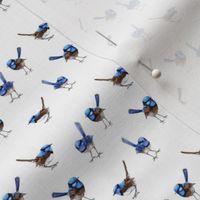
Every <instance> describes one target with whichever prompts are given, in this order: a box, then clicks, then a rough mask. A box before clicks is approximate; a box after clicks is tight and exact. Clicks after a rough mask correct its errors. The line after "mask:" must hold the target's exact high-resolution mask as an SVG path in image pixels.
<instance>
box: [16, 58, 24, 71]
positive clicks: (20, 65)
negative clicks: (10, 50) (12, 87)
mask: <svg viewBox="0 0 200 200" xmlns="http://www.w3.org/2000/svg"><path fill="white" fill-rule="evenodd" d="M25 60H26V59H22V58H18V59H16V70H19V69H23V68H24V67H25V62H24V61H25Z"/></svg>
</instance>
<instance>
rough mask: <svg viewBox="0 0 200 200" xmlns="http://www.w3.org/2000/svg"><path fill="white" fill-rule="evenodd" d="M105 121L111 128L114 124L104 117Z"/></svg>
mask: <svg viewBox="0 0 200 200" xmlns="http://www.w3.org/2000/svg"><path fill="white" fill-rule="evenodd" d="M104 119H105V120H106V121H107V122H108V124H109V125H110V126H111V125H112V122H111V121H109V120H108V119H107V118H106V117H104Z"/></svg>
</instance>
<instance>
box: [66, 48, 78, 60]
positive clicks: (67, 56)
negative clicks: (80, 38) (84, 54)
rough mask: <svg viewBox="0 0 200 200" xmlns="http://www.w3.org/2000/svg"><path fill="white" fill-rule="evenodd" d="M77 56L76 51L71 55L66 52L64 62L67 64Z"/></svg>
mask: <svg viewBox="0 0 200 200" xmlns="http://www.w3.org/2000/svg"><path fill="white" fill-rule="evenodd" d="M77 56H78V50H76V51H75V52H73V53H71V52H66V54H65V60H66V62H67V61H68V60H69V59H75V58H76V57H77Z"/></svg>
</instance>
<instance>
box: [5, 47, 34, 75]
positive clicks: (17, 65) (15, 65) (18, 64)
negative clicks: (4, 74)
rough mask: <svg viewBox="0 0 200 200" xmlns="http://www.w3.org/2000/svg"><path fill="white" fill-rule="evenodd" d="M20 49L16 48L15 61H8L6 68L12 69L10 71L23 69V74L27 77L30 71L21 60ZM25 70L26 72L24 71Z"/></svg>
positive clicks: (23, 60)
mask: <svg viewBox="0 0 200 200" xmlns="http://www.w3.org/2000/svg"><path fill="white" fill-rule="evenodd" d="M21 51H22V50H21V47H17V58H16V59H10V60H8V61H7V66H8V67H9V68H10V69H12V70H20V69H23V70H24V72H25V74H26V75H27V74H28V72H31V71H32V69H31V68H28V67H27V66H26V64H25V60H26V59H24V58H21ZM26 69H27V70H28V71H26Z"/></svg>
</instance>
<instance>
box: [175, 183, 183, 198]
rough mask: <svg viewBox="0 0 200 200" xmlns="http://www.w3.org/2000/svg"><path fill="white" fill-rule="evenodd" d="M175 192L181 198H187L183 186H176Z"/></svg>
mask: <svg viewBox="0 0 200 200" xmlns="http://www.w3.org/2000/svg"><path fill="white" fill-rule="evenodd" d="M174 192H175V193H176V194H179V195H180V196H182V197H184V196H185V190H184V187H183V184H176V185H175V186H174Z"/></svg>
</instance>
